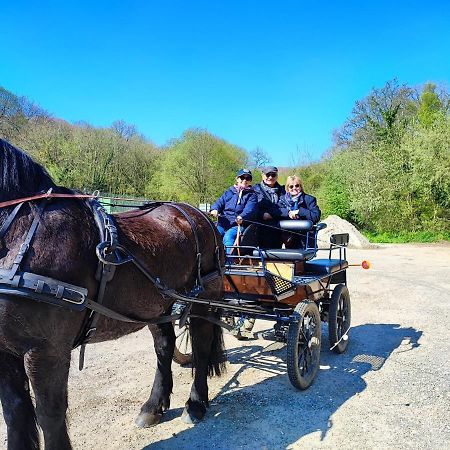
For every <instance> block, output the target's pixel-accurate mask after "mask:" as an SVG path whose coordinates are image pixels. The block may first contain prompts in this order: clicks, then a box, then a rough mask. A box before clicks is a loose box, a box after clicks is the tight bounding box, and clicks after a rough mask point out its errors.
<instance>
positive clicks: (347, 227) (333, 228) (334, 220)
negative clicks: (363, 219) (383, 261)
mask: <svg viewBox="0 0 450 450" xmlns="http://www.w3.org/2000/svg"><path fill="white" fill-rule="evenodd" d="M321 222H324V223H326V224H327V227H326V228H325V229H324V230H321V231H319V236H318V239H319V242H318V244H319V247H322V248H323V247H327V246H328V245H329V244H330V236H331V235H332V234H338V233H348V234H349V243H348V247H349V248H363V249H365V248H377V247H378V246H377V245H375V244H371V243H370V242H369V240H368V239H367V238H366V237H364V236H363V235H362V234H361V233H360V232H359V231H358V230H357V229H356V228H355V227H354V226H353V225H352V224H351V223H350V222H347V221H346V220H344V219H341V218H340V217H339V216H334V215H333V216H328V217H327V218H326V219H324V220H321Z"/></svg>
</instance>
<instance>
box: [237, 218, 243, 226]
mask: <svg viewBox="0 0 450 450" xmlns="http://www.w3.org/2000/svg"><path fill="white" fill-rule="evenodd" d="M242 222H243V219H242V217H241V216H237V217H236V223H237V224H238V225H241V224H242Z"/></svg>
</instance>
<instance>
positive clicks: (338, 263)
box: [305, 259, 348, 275]
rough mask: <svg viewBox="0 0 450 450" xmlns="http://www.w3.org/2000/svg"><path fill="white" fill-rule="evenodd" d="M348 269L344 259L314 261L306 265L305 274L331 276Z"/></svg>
mask: <svg viewBox="0 0 450 450" xmlns="http://www.w3.org/2000/svg"><path fill="white" fill-rule="evenodd" d="M347 267H348V262H347V261H344V260H342V259H313V260H312V261H308V262H306V263H305V273H314V274H318V275H331V274H332V273H334V272H337V271H339V270H342V269H346V268H347Z"/></svg>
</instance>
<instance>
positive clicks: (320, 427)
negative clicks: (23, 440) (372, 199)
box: [0, 244, 450, 450]
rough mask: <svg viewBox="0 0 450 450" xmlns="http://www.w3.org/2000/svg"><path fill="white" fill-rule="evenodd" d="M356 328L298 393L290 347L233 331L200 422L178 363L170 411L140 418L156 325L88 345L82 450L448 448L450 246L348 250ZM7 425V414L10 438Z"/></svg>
mask: <svg viewBox="0 0 450 450" xmlns="http://www.w3.org/2000/svg"><path fill="white" fill-rule="evenodd" d="M348 256H349V260H350V262H353V263H358V262H361V260H363V259H367V260H369V261H370V262H371V263H372V268H371V269H370V270H368V271H364V270H362V269H360V268H357V267H355V268H350V269H349V270H348V284H349V290H350V295H351V299H352V308H353V311H352V316H353V317H352V319H353V328H352V330H351V334H350V344H349V347H348V349H347V352H346V353H345V354H344V355H336V354H334V353H332V352H330V351H329V350H328V348H327V344H328V342H327V327H326V326H325V325H324V327H323V338H324V339H323V345H322V354H321V368H320V371H319V374H318V376H317V378H316V380H315V382H314V384H313V385H312V386H311V387H310V388H309V390H307V391H304V392H300V391H297V390H295V389H294V388H293V387H292V386H291V385H290V383H289V380H288V378H287V375H286V359H285V348H284V347H280V344H277V343H274V342H271V341H269V340H265V339H263V338H262V337H261V335H262V334H264V331H265V330H269V329H270V328H271V325H272V324H271V323H270V322H263V321H257V323H256V325H257V326H256V328H257V331H258V332H257V335H258V336H259V337H260V338H259V339H255V340H248V341H246V342H241V341H237V340H236V339H235V338H233V337H232V336H229V335H227V336H226V343H227V348H228V353H229V364H228V370H227V373H226V374H225V375H224V376H222V377H221V378H213V379H211V380H210V384H209V386H210V399H211V407H210V409H209V411H208V414H207V417H206V420H205V421H204V422H202V423H200V424H198V425H196V426H188V425H185V424H184V423H182V422H181V420H180V418H179V417H180V415H181V412H182V408H183V406H184V403H185V401H186V399H187V398H188V395H189V390H190V385H191V372H190V370H189V369H183V368H181V367H179V366H177V365H174V368H173V369H174V393H173V396H172V405H171V409H170V410H169V411H168V412H167V413H166V414H165V416H164V421H163V422H162V423H161V424H160V425H158V426H156V427H154V428H150V429H139V428H137V427H136V426H135V425H134V419H135V417H136V415H137V414H138V412H139V409H140V406H141V404H142V403H143V402H144V401H145V400H146V399H147V397H148V395H149V391H150V387H151V382H152V379H153V373H154V368H155V357H154V352H153V348H152V342H151V336H150V333H149V332H147V331H146V330H142V331H141V332H139V333H136V334H134V335H130V336H127V337H125V338H122V339H120V340H118V341H114V342H108V343H103V344H97V345H94V346H90V347H89V348H88V349H87V357H86V368H85V370H84V371H83V372H79V371H78V369H77V365H78V360H77V359H78V351H75V352H74V354H73V361H72V369H71V374H70V380H69V382H70V409H69V415H68V418H69V427H70V435H71V437H72V441H73V445H74V448H75V449H77V450H82V449H83V450H87V449H94V450H97V449H98V450H103V449H106V448H107V449H109V450H113V449H121V450H122V449H127V450H128V449H130V450H131V449H146V450H149V449H174V448H176V449H212V448H216V449H240V448H243V449H284V448H286V449H296V448H308V449H314V448H321V449H322V448H324V449H328V448H329V449H335V448H338V447H339V448H340V449H367V448H398V449H409V448H410V449H428V448H430V449H444V448H445V449H448V448H449V445H450V444H449V442H450V406H449V405H450V362H449V355H450V327H449V322H450V245H449V244H436V245H431V244H428V245H418V244H415V245H386V246H383V247H382V248H380V249H375V250H350V251H349V254H348ZM5 436H6V429H5V425H4V422H3V421H2V420H1V421H0V443H5Z"/></svg>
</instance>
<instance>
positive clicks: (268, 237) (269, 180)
mask: <svg viewBox="0 0 450 450" xmlns="http://www.w3.org/2000/svg"><path fill="white" fill-rule="evenodd" d="M254 190H255V193H256V195H257V196H258V219H259V222H260V223H262V224H263V225H264V224H265V225H270V226H277V224H278V221H279V220H280V219H281V218H282V216H283V209H282V206H283V200H282V199H283V198H284V196H285V194H286V191H285V188H284V186H281V185H280V184H279V183H278V169H277V168H276V167H274V166H269V167H264V168H263V169H262V181H261V183H259V184H257V185H256V186H255V187H254ZM259 245H260V246H261V247H262V248H281V245H282V238H281V232H280V231H279V230H275V229H273V228H270V227H264V226H262V227H260V229H259Z"/></svg>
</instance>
